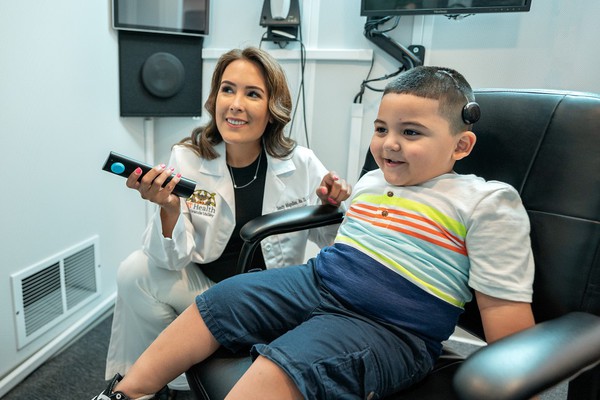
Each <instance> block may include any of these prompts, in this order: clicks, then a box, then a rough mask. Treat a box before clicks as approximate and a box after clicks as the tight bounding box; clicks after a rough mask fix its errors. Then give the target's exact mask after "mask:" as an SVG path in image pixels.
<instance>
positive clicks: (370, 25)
mask: <svg viewBox="0 0 600 400" xmlns="http://www.w3.org/2000/svg"><path fill="white" fill-rule="evenodd" d="M392 19H394V22H393V24H392V26H391V27H389V28H387V29H382V30H380V29H379V26H380V25H382V24H385V23H386V22H388V21H390V20H392ZM399 22H400V16H396V17H392V16H386V17H368V18H367V21H366V22H365V29H364V32H363V34H364V36H365V37H366V38H367V39H369V40H370V41H372V42H373V43H375V44H376V45H377V46H379V47H380V48H382V49H383V50H384V51H385V52H387V53H388V54H390V55H391V56H392V57H394V58H395V59H397V60H398V61H400V63H401V66H400V67H399V68H398V70H397V71H395V72H393V73H391V74H387V75H384V76H381V77H379V78H372V79H369V76H370V75H371V72H372V70H373V62H374V59H372V60H371V67H370V68H369V72H368V73H367V77H366V78H365V79H364V80H363V81H362V83H361V85H360V91H359V92H358V93H357V94H356V96H354V103H355V104H356V103H362V97H363V94H364V93H365V89H369V90H372V91H374V92H383V89H378V88H375V87H373V86H371V85H369V83H372V82H377V81H385V80H388V79H390V78H392V77H394V76H396V75H398V74H400V73H401V72H403V71H406V70H409V69H411V68H414V67H416V66H418V65H423V58H422V57H423V56H424V48H422V46H412V47H413V48H418V50H420V54H421V58H419V57H418V56H417V55H415V54H414V52H413V51H411V49H410V48H406V47H404V46H402V45H401V44H400V43H398V42H396V41H395V40H393V39H391V38H390V37H389V36H387V35H386V33H387V32H390V31H392V30H394V29H396V28H397V27H398V24H399Z"/></svg>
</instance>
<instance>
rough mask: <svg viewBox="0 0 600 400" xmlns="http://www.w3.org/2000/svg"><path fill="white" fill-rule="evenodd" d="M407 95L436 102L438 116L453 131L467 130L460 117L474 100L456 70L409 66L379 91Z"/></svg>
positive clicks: (468, 127) (467, 84)
mask: <svg viewBox="0 0 600 400" xmlns="http://www.w3.org/2000/svg"><path fill="white" fill-rule="evenodd" d="M388 93H395V94H411V95H414V96H418V97H424V98H427V99H434V100H438V101H439V112H440V115H441V116H442V117H444V118H446V119H447V120H448V122H449V123H450V130H451V132H452V133H453V134H455V133H459V132H462V131H465V130H469V129H470V128H471V126H470V125H469V124H466V123H465V122H464V121H463V118H462V110H463V107H464V106H465V105H466V104H467V103H469V102H473V101H475V95H474V94H473V89H472V88H471V85H469V82H467V80H466V79H465V78H464V76H462V75H461V74H460V73H459V72H457V71H455V70H453V69H451V68H444V67H430V66H420V67H415V68H412V69H409V70H408V71H405V72H403V73H402V74H400V75H399V76H398V77H397V78H396V79H394V80H393V81H391V82H390V83H388V84H387V85H386V87H385V89H384V91H383V95H384V96H385V95H386V94H388Z"/></svg>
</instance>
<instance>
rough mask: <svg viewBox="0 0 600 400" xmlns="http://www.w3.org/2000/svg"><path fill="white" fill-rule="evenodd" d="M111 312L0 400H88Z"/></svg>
mask: <svg viewBox="0 0 600 400" xmlns="http://www.w3.org/2000/svg"><path fill="white" fill-rule="evenodd" d="M111 322H112V314H111V315H109V316H108V317H106V318H105V319H103V320H102V321H101V322H100V323H99V324H98V325H96V326H95V327H94V328H93V329H91V330H89V331H88V332H87V333H85V334H84V335H83V336H81V337H80V338H79V339H78V340H76V341H75V342H74V343H73V344H72V345H70V346H69V347H68V348H66V349H65V350H63V351H62V352H60V353H59V354H58V355H56V356H55V357H53V358H52V359H50V360H48V361H47V362H46V363H44V364H43V365H42V366H40V367H39V368H38V369H36V370H35V371H34V372H33V373H31V374H30V375H29V376H28V377H27V378H26V379H25V380H24V381H23V382H21V383H20V384H19V385H17V386H16V387H15V388H14V389H13V390H11V391H10V392H9V393H7V394H6V396H4V397H3V399H4V400H23V399H27V400H53V399H57V400H59V399H91V398H92V397H94V396H95V395H97V394H98V393H100V392H101V391H102V390H103V389H104V388H105V387H106V385H107V382H106V381H104V368H105V366H106V352H107V349H108V341H109V337H110V326H111ZM446 345H448V346H449V347H451V348H452V349H453V350H454V351H455V352H457V353H459V354H462V355H468V354H469V353H471V352H472V351H473V350H475V349H476V347H475V346H473V345H470V344H465V343H462V342H454V341H451V342H448V343H447V344H446ZM566 397H567V395H566V385H561V386H558V387H556V388H554V389H551V390H549V391H548V392H546V393H544V394H543V395H542V396H541V399H542V400H563V399H566ZM177 400H194V396H193V395H192V393H191V392H179V393H178V395H177Z"/></svg>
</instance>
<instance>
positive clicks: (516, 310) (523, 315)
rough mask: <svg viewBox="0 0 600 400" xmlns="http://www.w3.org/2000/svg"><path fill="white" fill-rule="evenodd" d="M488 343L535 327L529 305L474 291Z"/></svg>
mask: <svg viewBox="0 0 600 400" xmlns="http://www.w3.org/2000/svg"><path fill="white" fill-rule="evenodd" d="M475 297H476V299H477V305H478V306H479V313H480V314H481V321H482V322H483V331H484V333H485V338H486V341H487V342H488V343H492V342H494V341H496V340H498V339H501V338H503V337H504V336H508V335H510V334H512V333H516V332H518V331H522V330H523V329H527V328H530V327H532V326H533V325H535V321H534V319H533V312H532V311H531V304H529V303H523V302H517V301H510V300H503V299H499V298H497V297H492V296H488V295H486V294H483V293H481V292H478V291H475Z"/></svg>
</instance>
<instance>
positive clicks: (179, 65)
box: [119, 30, 203, 117]
mask: <svg viewBox="0 0 600 400" xmlns="http://www.w3.org/2000/svg"><path fill="white" fill-rule="evenodd" d="M202 39H203V38H202V37H197V36H185V35H169V34H159V33H147V32H135V31H124V30H122V31H119V88H120V103H121V116H122V117H186V116H190V117H196V116H200V115H201V114H202V106H203V105H202Z"/></svg>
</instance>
